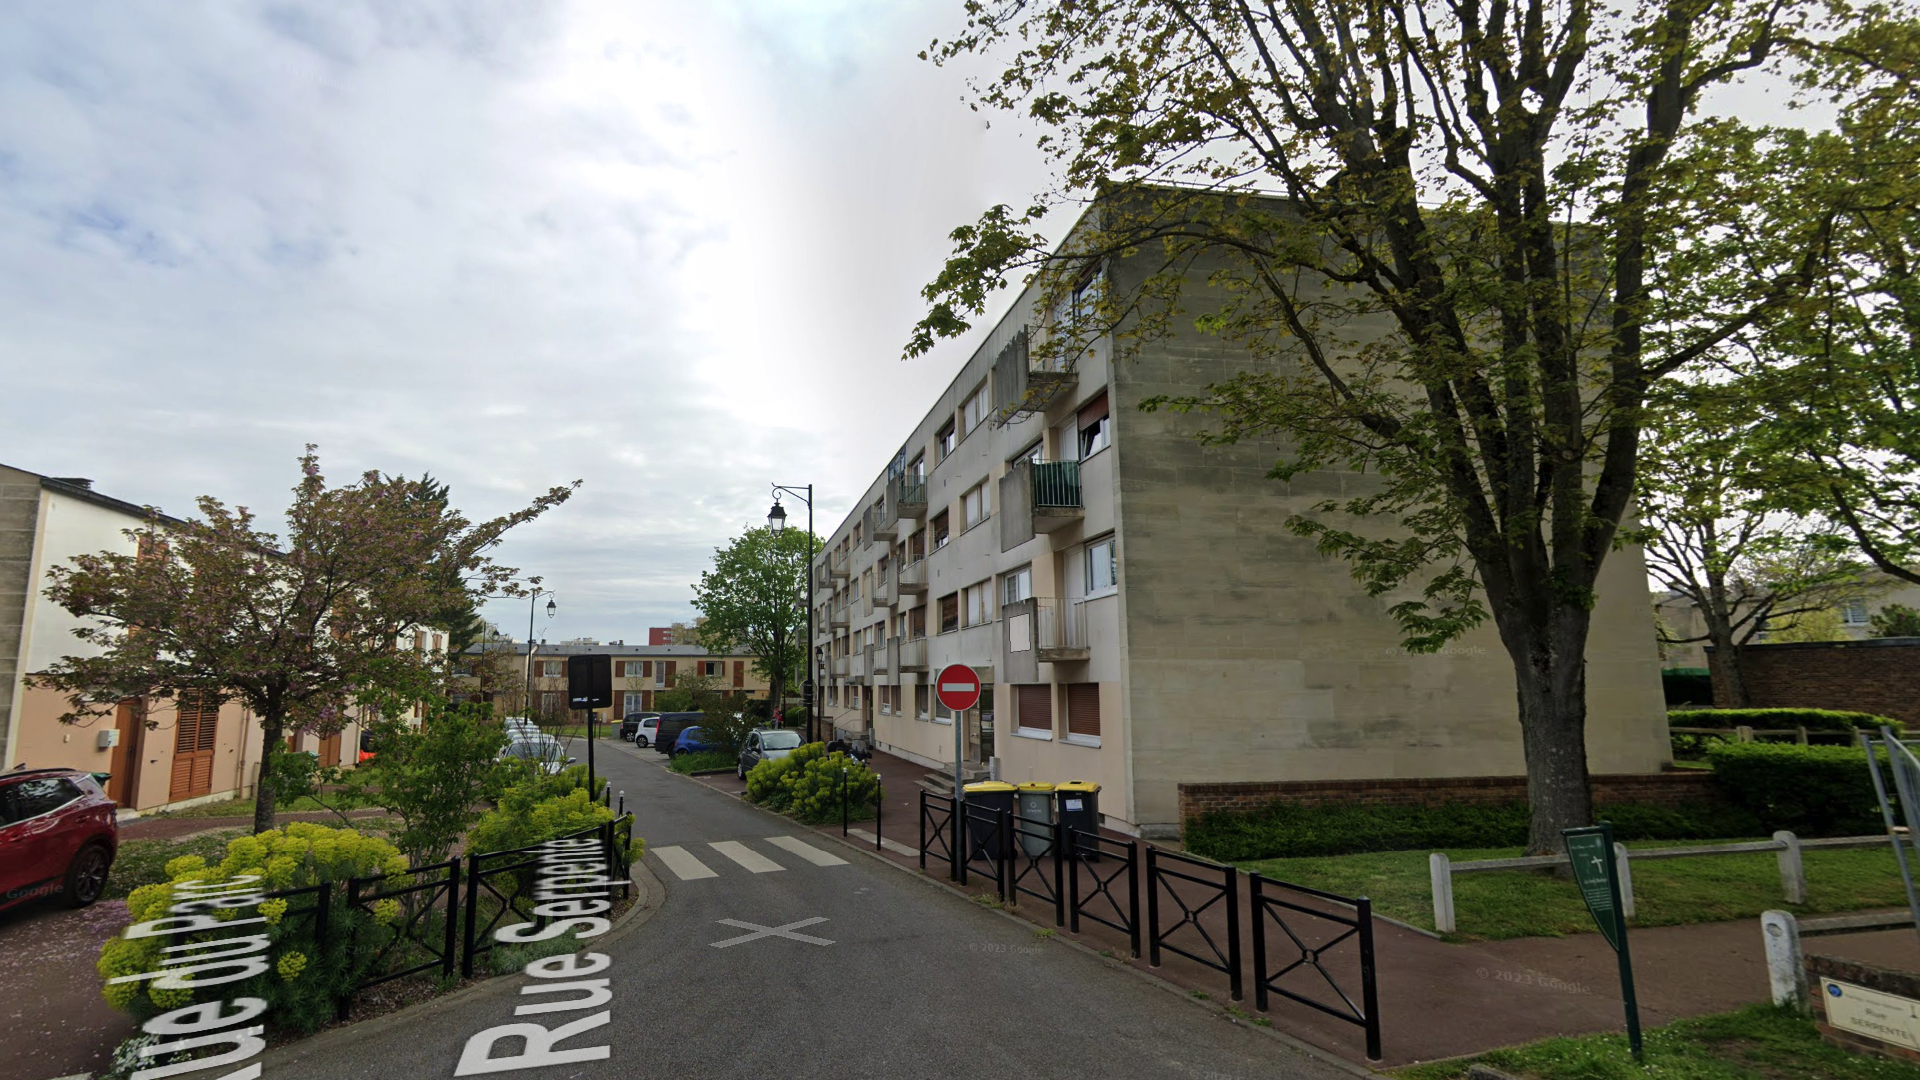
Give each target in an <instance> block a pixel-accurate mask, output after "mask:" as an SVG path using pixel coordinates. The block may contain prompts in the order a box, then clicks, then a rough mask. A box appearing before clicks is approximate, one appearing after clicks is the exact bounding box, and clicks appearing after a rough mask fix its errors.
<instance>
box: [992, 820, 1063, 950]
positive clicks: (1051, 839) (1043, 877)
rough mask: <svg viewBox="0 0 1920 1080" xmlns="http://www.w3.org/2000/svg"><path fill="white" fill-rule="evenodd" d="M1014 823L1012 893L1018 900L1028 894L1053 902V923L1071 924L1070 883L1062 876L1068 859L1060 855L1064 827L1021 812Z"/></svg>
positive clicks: (1010, 869)
mask: <svg viewBox="0 0 1920 1080" xmlns="http://www.w3.org/2000/svg"><path fill="white" fill-rule="evenodd" d="M1008 820H1009V822H1010V823H1011V825H1012V826H1013V829H1012V832H1013V835H1012V837H1011V839H1012V842H1013V850H1012V851H1011V852H1009V853H1008V856H1007V857H1008V860H1009V863H1008V865H1009V869H1008V870H1007V879H1008V880H1007V885H1008V895H1009V896H1011V897H1012V898H1013V902H1014V903H1016V904H1017V903H1019V902H1020V897H1021V896H1022V895H1023V894H1024V895H1026V896H1031V897H1033V898H1034V899H1035V900H1041V901H1044V902H1046V903H1048V904H1051V905H1053V925H1055V926H1065V925H1067V887H1066V883H1065V882H1064V881H1063V880H1062V876H1063V874H1064V868H1065V866H1066V860H1065V859H1062V858H1060V847H1061V836H1060V833H1061V828H1062V826H1060V825H1059V824H1057V823H1055V822H1050V821H1034V820H1032V819H1030V818H1023V817H1021V816H1020V815H1018V814H1011V815H1009V817H1008Z"/></svg>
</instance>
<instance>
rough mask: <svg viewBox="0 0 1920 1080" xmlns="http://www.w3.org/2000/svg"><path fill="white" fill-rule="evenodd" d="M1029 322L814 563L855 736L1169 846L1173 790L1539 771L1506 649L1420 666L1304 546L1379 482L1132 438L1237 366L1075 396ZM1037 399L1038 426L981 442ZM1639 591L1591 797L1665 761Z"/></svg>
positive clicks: (1610, 583)
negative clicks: (1076, 786)
mask: <svg viewBox="0 0 1920 1080" xmlns="http://www.w3.org/2000/svg"><path fill="white" fill-rule="evenodd" d="M1108 272H1109V273H1115V274H1124V273H1126V272H1127V268H1126V266H1125V265H1124V264H1120V265H1115V266H1110V267H1109V268H1108ZM1195 280H1199V279H1198V278H1196V279H1195ZM1034 308H1035V302H1034V296H1033V295H1032V294H1031V293H1030V294H1029V295H1027V296H1024V297H1022V298H1021V300H1020V301H1019V302H1017V303H1016V304H1015V305H1014V307H1013V310H1012V313H1010V314H1009V315H1008V316H1007V317H1006V318H1004V319H1003V320H1002V321H1001V323H1000V324H999V325H998V326H996V327H995V328H994V329H993V330H992V332H991V333H989V334H988V335H987V337H986V339H985V341H984V342H983V343H982V344H981V346H980V347H979V348H978V349H977V350H976V352H975V353H974V354H973V356H972V358H971V359H970V360H969V361H968V362H967V363H966V365H965V366H964V367H963V368H962V369H961V371H960V373H959V375H958V376H957V377H956V378H955V379H954V380H953V382H952V383H951V384H950V385H949V387H948V389H947V391H946V392H945V393H944V394H943V395H942V396H941V398H940V400H939V401H937V402H936V403H935V404H934V406H933V408H932V409H931V410H930V412H929V413H928V414H927V416H926V417H925V418H924V419H923V420H922V421H921V422H920V424H919V426H918V427H917V429H916V430H915V431H914V433H913V435H912V437H911V438H910V439H909V440H908V442H907V444H906V446H905V447H903V448H902V450H901V451H900V453H899V455H898V456H897V457H896V458H895V460H894V461H893V462H891V463H889V465H888V466H887V468H886V470H885V471H884V472H883V474H882V475H881V476H879V477H877V478H876V479H875V480H874V482H873V483H872V485H871V486H870V487H869V488H868V489H867V490H866V492H864V494H863V495H862V497H861V499H860V501H859V503H858V505H859V507H860V509H859V510H858V511H856V512H855V513H854V514H852V515H850V516H849V517H848V518H847V519H846V520H845V521H844V522H842V523H841V524H840V525H839V526H838V527H837V528H836V529H835V530H834V531H833V532H832V534H831V535H830V537H829V538H828V540H827V545H826V547H827V550H826V552H825V553H824V554H823V555H822V556H821V557H820V558H819V559H818V560H817V561H816V564H815V572H814V577H813V585H814V593H813V602H814V604H815V607H816V611H815V618H816V624H817V626H818V628H819V629H818V633H817V635H816V639H815V645H816V653H815V661H816V663H817V664H818V665H820V667H821V668H822V669H823V672H824V673H823V675H822V681H823V686H824V688H825V689H824V693H823V698H824V702H823V713H824V715H826V716H827V717H828V718H829V719H830V720H831V721H832V722H833V723H834V725H835V726H836V727H837V728H839V729H840V730H842V731H846V732H850V733H851V732H869V731H870V732H871V733H872V736H873V738H874V739H875V740H876V741H877V742H878V743H879V744H880V745H881V746H882V747H883V748H886V749H890V750H892V751H893V752H896V753H901V754H903V755H905V756H908V757H910V758H913V759H916V760H919V761H921V762H923V763H926V764H936V763H939V764H947V765H950V764H951V763H952V762H953V761H954V758H955V753H956V751H955V730H956V726H957V727H958V732H959V745H960V749H959V756H960V757H961V759H962V760H963V762H964V763H965V764H966V765H967V766H968V767H969V768H970V769H974V770H978V771H985V770H987V769H989V768H990V769H991V770H992V771H993V772H994V773H995V774H996V775H997V776H998V777H1000V778H1002V779H1006V780H1011V781H1015V782H1018V781H1023V780H1029V779H1032V780H1050V781H1061V780H1091V781H1096V782H1098V783H1100V784H1101V785H1102V786H1103V789H1104V790H1103V792H1102V795H1101V810H1102V812H1103V813H1104V814H1105V815H1106V816H1107V818H1108V819H1109V822H1110V823H1111V824H1113V825H1115V826H1117V827H1121V828H1126V829H1137V830H1140V831H1143V832H1146V833H1148V834H1159V833H1165V832H1167V831H1169V830H1172V829H1175V828H1177V825H1178V807H1177V786H1178V785H1179V784H1181V783H1206V782H1223V781H1276V780H1307V779H1367V778H1403V777H1447V776H1482V775H1515V774H1519V773H1522V772H1523V771H1524V759H1523V755H1522V750H1521V740H1520V727H1519V723H1518V721H1517V719H1516V704H1515V696H1514V681H1513V674H1512V667H1511V663H1510V661H1509V659H1508V657H1507V655H1506V652H1505V650H1504V649H1503V647H1502V646H1501V645H1500V643H1499V641H1498V639H1497V637H1496V635H1495V633H1494V631H1493V629H1492V627H1490V626H1488V627H1484V628H1482V629H1480V630H1478V631H1476V632H1474V633H1471V634H1469V635H1467V636H1466V637H1464V638H1462V639H1460V640H1458V641H1456V642H1454V643H1452V644H1451V645H1449V646H1448V647H1447V648H1445V649H1443V650H1442V651H1441V652H1440V653H1438V654H1435V655H1412V654H1409V653H1407V652H1406V651H1405V650H1404V649H1403V648H1401V647H1400V644H1399V642H1400V634H1399V633H1398V631H1397V630H1396V628H1395V626H1394V624H1393V622H1392V620H1391V619H1390V618H1389V617H1388V615H1387V610H1388V608H1389V607H1391V606H1392V605H1393V604H1394V603H1397V602H1399V601H1401V600H1403V599H1406V598H1407V597H1406V596H1402V595H1392V596H1385V597H1380V598H1370V597H1368V596H1366V595H1365V593H1364V592H1362V590H1361V589H1360V587H1359V586H1358V585H1356V584H1355V583H1354V581H1353V579H1352V577H1351V576H1350V572H1349V567H1348V565H1347V564H1346V563H1345V562H1342V561H1338V560H1335V559H1331V558H1328V557H1325V556H1322V555H1320V554H1319V553H1318V552H1316V551H1315V550H1314V548H1313V544H1312V541H1311V540H1307V539H1302V538H1300V537H1297V536H1294V535H1293V534H1292V533H1290V532H1288V531H1287V529H1286V528H1285V522H1286V520H1287V518H1288V517H1289V516H1290V515H1292V514H1295V513H1301V512H1305V511H1308V510H1310V508H1311V507H1312V506H1313V505H1314V504H1315V503H1317V502H1319V501H1321V500H1323V499H1325V498H1327V497H1329V496H1333V495H1341V494H1351V493H1356V492H1359V491H1361V490H1364V488H1365V486H1366V485H1367V484H1369V483H1371V482H1372V480H1371V478H1369V477H1366V476H1362V475H1360V474H1356V473H1349V472H1340V471H1326V472H1317V473H1311V474H1306V475H1302V476H1298V477H1296V478H1294V479H1293V480H1292V481H1290V482H1287V483H1282V482H1279V481H1276V480H1272V479H1269V478H1268V476H1267V472H1268V470H1269V469H1270V468H1271V467H1272V466H1273V464H1274V461H1275V459H1276V457H1277V456H1278V452H1277V451H1276V449H1275V448H1274V447H1273V446H1272V445H1270V444H1269V445H1254V444H1245V445H1240V446H1203V445H1201V444H1200V443H1198V442H1196V441H1195V440H1194V438H1193V436H1194V435H1195V434H1196V433H1197V432H1198V431H1199V430H1200V428H1201V424H1202V423H1203V421H1202V420H1200V419H1198V418H1195V417H1191V416H1181V415H1178V414H1174V413H1169V412H1157V413H1144V412H1141V411H1140V410H1139V408H1138V406H1139V403H1140V401H1141V400H1142V399H1143V398H1145V397H1148V396H1150V395H1154V394H1162V393H1175V394H1185V393H1192V392H1195V391H1197V390H1199V389H1200V388H1202V387H1204V386H1205V385H1207V384H1209V383H1213V382H1218V381H1222V380H1225V379H1226V378H1228V377H1230V376H1231V375H1233V374H1234V373H1236V372H1238V371H1242V370H1245V369H1247V368H1248V367H1250V366H1252V365H1253V363H1254V361H1253V360H1252V359H1251V358H1250V357H1249V356H1248V355H1247V354H1246V353H1245V352H1244V351H1241V350H1238V349H1235V348H1231V347H1228V346H1226V345H1224V344H1223V343H1222V342H1221V341H1219V340H1218V339H1216V338H1212V337H1208V336H1205V335H1202V334H1200V333H1198V332H1196V331H1193V330H1192V329H1191V328H1188V329H1186V330H1184V331H1182V332H1180V333H1178V334H1176V335H1175V336H1174V337H1173V338H1171V339H1170V340H1166V341H1162V342H1159V343H1157V344H1155V345H1153V346H1151V347H1149V348H1148V349H1147V350H1146V351H1145V352H1144V353H1142V354H1141V355H1138V356H1136V357H1133V358H1129V359H1128V360H1126V361H1124V362H1122V363H1119V364H1113V363H1110V362H1109V352H1108V346H1107V345H1106V344H1105V343H1095V344H1094V345H1093V347H1092V348H1091V349H1090V350H1089V352H1088V353H1087V354H1086V355H1084V356H1082V357H1080V358H1079V359H1078V362H1077V363H1075V364H1073V365H1071V368H1072V370H1070V371H1049V370H1036V362H1035V360H1034V359H1033V355H1034V354H1033V350H1032V348H1031V346H1032V343H1033V342H1034V341H1037V340H1039V339H1040V336H1041V335H1044V334H1046V333H1048V332H1050V329H1049V327H1048V326H1047V325H1045V320H1044V319H1043V318H1041V317H1039V316H1037V315H1036V314H1035V310H1034ZM1029 324H1035V325H1032V326H1029ZM1023 390H1024V391H1038V396H1039V397H1040V398H1041V399H1043V400H1044V401H1045V404H1044V407H1043V408H1040V409H1038V410H1037V411H1034V412H1032V413H1031V414H1030V415H1017V416H1012V417H1009V418H1007V422H1006V423H1004V424H1003V425H1002V424H997V423H995V422H993V420H991V419H989V417H997V416H1002V415H1004V414H1006V413H1007V412H1008V409H1009V403H1010V402H1014V401H1017V400H1019V399H1020V393H1021V391H1023ZM981 395H985V402H984V407H982V403H981ZM1645 582H1646V573H1645V567H1644V563H1643V560H1642V558H1641V554H1640V552H1639V550H1638V549H1635V548H1628V549H1625V550H1621V551H1617V552H1615V553H1613V554H1612V555H1611V556H1610V557H1609V559H1608V562H1607V565H1606V567H1605V570H1604V572H1603V574H1602V577H1601V580H1600V595H1599V600H1598V608H1597V610H1596V611H1595V615H1594V623H1593V632H1592V638H1591V642H1590V645H1589V648H1588V653H1587V661H1588V678H1587V683H1588V688H1589V690H1588V704H1589V721H1588V750H1589V755H1590V765H1591V768H1592V769H1593V770H1594V771H1595V772H1600V773H1631V772H1648V771H1655V770H1657V769H1659V768H1660V766H1661V765H1662V763H1663V762H1665V761H1666V760H1667V759H1668V757H1669V744H1668V739H1667V734H1666V730H1665V714H1664V707H1663V703H1662V697H1661V690H1660V683H1659V676H1658V670H1659V658H1658V654H1657V651H1656V647H1655V639H1654V634H1653V627H1652V620H1651V613H1650V611H1649V609H1648V606H1647V604H1646V602H1645V600H1644V596H1645V588H1646V585H1645ZM947 664H964V665H967V666H970V667H972V668H973V669H974V670H975V671H976V672H977V673H978V674H979V675H980V677H981V681H982V683H983V684H984V685H985V686H987V687H989V688H990V694H989V696H988V699H987V700H985V701H983V702H982V704H981V706H980V707H979V708H977V709H974V710H969V712H968V713H966V714H965V715H962V716H960V717H957V718H953V717H948V716H946V715H945V714H944V711H943V710H941V709H939V708H938V707H937V706H934V705H932V704H931V702H930V701H927V699H928V698H930V697H931V694H930V692H929V689H928V684H929V681H930V680H931V678H932V676H933V675H934V674H935V673H937V672H938V671H939V670H940V669H941V667H943V666H944V665H947ZM923 701H926V702H927V703H926V705H924V706H923V705H922V702H923ZM956 719H957V721H958V723H957V725H956V724H955V722H954V721H955V720H956Z"/></svg>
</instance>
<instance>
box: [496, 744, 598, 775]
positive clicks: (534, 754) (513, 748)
mask: <svg viewBox="0 0 1920 1080" xmlns="http://www.w3.org/2000/svg"><path fill="white" fill-rule="evenodd" d="M507 758H519V759H520V760H522V761H531V762H533V763H534V764H536V765H537V766H539V768H540V769H541V771H543V772H548V773H557V772H559V771H560V770H562V769H564V768H566V767H567V766H569V765H571V764H573V763H574V762H575V761H578V760H579V759H578V758H571V757H568V756H567V749H566V747H564V746H562V745H560V740H559V739H556V738H554V737H553V736H551V735H515V736H514V737H513V738H512V739H511V740H509V741H508V743H507V748H506V749H504V750H502V751H500V760H502V761H504V760H506V759H507Z"/></svg>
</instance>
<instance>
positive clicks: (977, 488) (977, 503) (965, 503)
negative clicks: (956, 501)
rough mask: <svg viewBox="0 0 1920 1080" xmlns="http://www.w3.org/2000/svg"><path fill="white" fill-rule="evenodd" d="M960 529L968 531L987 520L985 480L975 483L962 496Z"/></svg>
mask: <svg viewBox="0 0 1920 1080" xmlns="http://www.w3.org/2000/svg"><path fill="white" fill-rule="evenodd" d="M960 519H961V522H962V524H961V526H960V531H961V532H966V531H967V530H968V529H971V528H973V527H974V526H975V525H978V524H980V523H981V522H983V521H985V520H987V485H986V482H985V481H982V482H980V483H978V484H975V485H974V486H973V487H971V488H969V489H968V490H967V493H966V494H965V495H962V496H960Z"/></svg>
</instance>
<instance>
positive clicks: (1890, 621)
mask: <svg viewBox="0 0 1920 1080" xmlns="http://www.w3.org/2000/svg"><path fill="white" fill-rule="evenodd" d="M1867 625H1868V626H1870V627H1872V628H1873V629H1872V630H1871V633H1872V634H1873V636H1874V637H1920V611H1915V610H1914V609H1912V608H1910V607H1908V606H1907V605H1905V604H1888V605H1887V606H1886V607H1883V608H1881V609H1880V611H1879V613H1878V614H1876V615H1874V616H1873V617H1872V618H1870V619H1868V620H1867Z"/></svg>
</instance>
